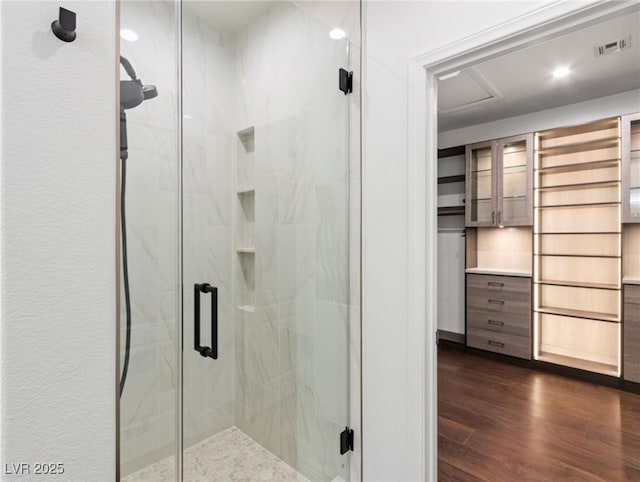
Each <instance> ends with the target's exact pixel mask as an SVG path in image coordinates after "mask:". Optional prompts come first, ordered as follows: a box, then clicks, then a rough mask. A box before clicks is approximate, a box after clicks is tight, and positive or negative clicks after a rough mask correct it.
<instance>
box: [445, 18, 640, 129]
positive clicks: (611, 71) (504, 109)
mask: <svg viewBox="0 0 640 482" xmlns="http://www.w3.org/2000/svg"><path fill="white" fill-rule="evenodd" d="M628 35H631V48H630V49H627V50H622V51H620V52H617V53H611V54H607V55H603V56H601V57H596V56H595V55H594V46H596V45H601V44H607V43H609V42H614V41H616V40H620V39H622V38H624V37H626V36H628ZM559 66H568V67H570V68H571V73H570V74H569V76H568V77H566V78H563V79H554V78H553V75H552V72H553V70H554V69H555V68H556V67H559ZM463 74H467V75H463ZM458 78H459V79H458ZM456 79H458V80H456ZM633 89H640V12H637V11H636V12H634V13H631V14H628V15H624V16H620V17H616V18H612V19H610V20H607V21H604V22H601V23H599V24H596V25H592V26H590V27H587V28H584V29H582V30H579V31H576V32H573V33H570V34H567V35H565V36H563V37H559V38H556V39H553V40H550V41H548V42H544V43H542V44H539V45H536V46H533V47H529V48H526V49H523V50H520V51H517V52H512V53H510V54H507V55H504V56H502V57H498V58H495V59H492V60H488V61H486V62H483V63H481V64H479V65H476V66H474V67H472V68H470V69H466V70H465V71H463V72H461V73H460V75H458V76H457V77H452V78H450V79H446V80H440V81H439V83H438V105H439V107H440V108H439V115H438V130H439V131H440V132H446V131H449V130H452V129H458V128H461V127H467V126H470V125H474V124H480V123H484V122H491V121H494V120H498V119H505V118H508V117H513V116H517V115H522V114H527V113H530V112H536V111H539V110H544V109H550V108H553V107H559V106H562V105H567V104H573V103H576V102H582V101H585V100H590V99H595V98H598V97H604V96H607V95H613V94H618V93H620V92H625V91H628V90H633ZM474 90H477V91H478V96H477V97H474V94H473V91H474ZM491 90H494V96H493V98H490V99H488V100H487V99H486V97H487V91H489V92H491ZM474 99H478V100H480V99H484V100H481V101H479V102H477V103H474V102H473V100H474ZM470 102H471V103H470ZM465 104H466V107H465V106H464V105H465ZM461 105H462V107H461Z"/></svg>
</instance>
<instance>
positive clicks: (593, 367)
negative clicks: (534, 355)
mask: <svg viewBox="0 0 640 482" xmlns="http://www.w3.org/2000/svg"><path fill="white" fill-rule="evenodd" d="M538 361H541V362H545V363H553V364H555V365H563V366H567V367H572V368H577V369H579V370H586V371H589V372H595V373H602V374H603V375H609V376H612V377H617V376H618V368H617V367H615V366H613V365H607V364H605V363H598V362H594V361H589V360H582V359H580V358H573V357H569V356H563V355H556V354H554V353H545V352H541V353H540V354H538Z"/></svg>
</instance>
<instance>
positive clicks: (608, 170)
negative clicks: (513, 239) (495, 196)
mask: <svg viewBox="0 0 640 482" xmlns="http://www.w3.org/2000/svg"><path fill="white" fill-rule="evenodd" d="M620 136H621V132H620V120H619V119H618V118H616V119H608V120H604V121H599V122H594V123H590V124H586V125H581V126H576V127H569V128H563V129H553V130H550V131H544V132H540V133H537V134H536V170H535V196H534V206H535V207H534V263H533V264H534V300H535V302H534V329H535V339H536V343H535V346H534V357H535V358H536V359H537V360H541V361H547V362H552V363H558V364H562V365H567V366H572V367H574V368H580V369H584V370H589V371H594V372H598V373H602V374H607V375H614V376H617V375H619V373H620V351H619V347H620V336H621V327H620V322H621V312H620V311H621V310H620V307H621V287H622V285H621V278H622V272H621V270H622V265H621V256H622V252H621V250H622V246H621V243H622V237H621V223H620V220H621V200H620V196H621V173H620Z"/></svg>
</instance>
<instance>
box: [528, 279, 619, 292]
mask: <svg viewBox="0 0 640 482" xmlns="http://www.w3.org/2000/svg"><path fill="white" fill-rule="evenodd" d="M535 283H537V284H541V285H552V286H572V287H573V286H575V287H577V288H594V289H599V290H615V291H618V290H619V289H620V285H619V284H617V285H615V284H605V283H584V282H580V281H557V280H539V281H535Z"/></svg>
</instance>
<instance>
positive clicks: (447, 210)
mask: <svg viewBox="0 0 640 482" xmlns="http://www.w3.org/2000/svg"><path fill="white" fill-rule="evenodd" d="M461 214H462V215H464V206H443V207H439V208H438V216H457V215H461Z"/></svg>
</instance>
